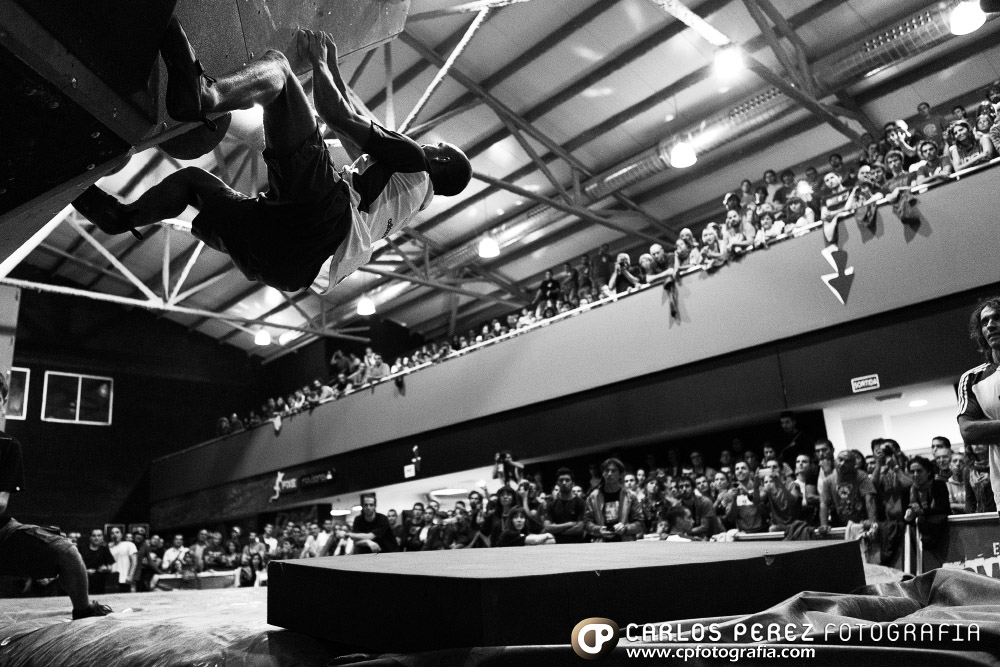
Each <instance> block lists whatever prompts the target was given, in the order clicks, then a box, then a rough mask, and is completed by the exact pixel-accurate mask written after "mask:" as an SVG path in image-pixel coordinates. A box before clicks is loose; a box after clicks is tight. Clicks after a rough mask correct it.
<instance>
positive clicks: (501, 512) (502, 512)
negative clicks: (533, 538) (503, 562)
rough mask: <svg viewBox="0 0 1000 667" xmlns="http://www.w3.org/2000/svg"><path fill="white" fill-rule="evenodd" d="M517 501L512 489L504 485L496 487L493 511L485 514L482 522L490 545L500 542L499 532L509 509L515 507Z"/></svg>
mask: <svg viewBox="0 0 1000 667" xmlns="http://www.w3.org/2000/svg"><path fill="white" fill-rule="evenodd" d="M517 502H518V499H517V494H516V493H515V492H514V489H512V488H510V487H509V486H506V485H504V486H501V487H500V488H499V489H497V500H496V504H495V505H494V507H493V511H492V512H489V513H488V514H487V517H486V520H485V522H484V524H483V533H484V534H487V535H489V538H490V545H491V546H496V545H498V544H499V543H500V533H502V532H503V529H504V524H505V523H506V521H507V517H508V516H509V515H510V513H511V511H513V510H514V509H515V508H517V506H518V505H517ZM487 531H488V532H487Z"/></svg>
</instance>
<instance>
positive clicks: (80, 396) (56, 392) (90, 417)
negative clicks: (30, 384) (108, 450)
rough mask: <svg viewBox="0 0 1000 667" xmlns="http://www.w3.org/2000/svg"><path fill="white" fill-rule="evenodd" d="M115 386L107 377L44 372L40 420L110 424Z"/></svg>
mask: <svg viewBox="0 0 1000 667" xmlns="http://www.w3.org/2000/svg"><path fill="white" fill-rule="evenodd" d="M114 387H115V385H114V380H112V379H111V378H107V377H99V376H96V375H78V374H76V373H59V372H57V371H45V387H44V391H43V392H42V421H47V422H62V423H68V424H97V425H109V424H111V405H112V403H113V399H114V393H115V392H114Z"/></svg>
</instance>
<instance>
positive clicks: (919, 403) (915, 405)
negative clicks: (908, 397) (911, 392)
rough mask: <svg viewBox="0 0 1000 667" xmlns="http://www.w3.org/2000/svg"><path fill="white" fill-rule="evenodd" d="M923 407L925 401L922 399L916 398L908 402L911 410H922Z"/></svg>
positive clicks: (925, 403)
mask: <svg viewBox="0 0 1000 667" xmlns="http://www.w3.org/2000/svg"><path fill="white" fill-rule="evenodd" d="M925 405H927V401H926V400H925V399H923V398H918V399H917V400H915V401H910V407H911V408H922V407H924V406H925Z"/></svg>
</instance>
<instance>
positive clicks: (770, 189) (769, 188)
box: [764, 169, 781, 204]
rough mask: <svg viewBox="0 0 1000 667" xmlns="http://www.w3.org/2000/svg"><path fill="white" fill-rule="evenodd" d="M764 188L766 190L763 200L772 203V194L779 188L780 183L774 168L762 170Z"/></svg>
mask: <svg viewBox="0 0 1000 667" xmlns="http://www.w3.org/2000/svg"><path fill="white" fill-rule="evenodd" d="M764 190H765V192H766V195H765V197H764V201H766V202H767V203H768V204H773V203H774V196H775V195H776V194H778V191H779V190H781V183H779V182H778V174H777V172H775V171H774V169H768V170H767V171H765V172H764Z"/></svg>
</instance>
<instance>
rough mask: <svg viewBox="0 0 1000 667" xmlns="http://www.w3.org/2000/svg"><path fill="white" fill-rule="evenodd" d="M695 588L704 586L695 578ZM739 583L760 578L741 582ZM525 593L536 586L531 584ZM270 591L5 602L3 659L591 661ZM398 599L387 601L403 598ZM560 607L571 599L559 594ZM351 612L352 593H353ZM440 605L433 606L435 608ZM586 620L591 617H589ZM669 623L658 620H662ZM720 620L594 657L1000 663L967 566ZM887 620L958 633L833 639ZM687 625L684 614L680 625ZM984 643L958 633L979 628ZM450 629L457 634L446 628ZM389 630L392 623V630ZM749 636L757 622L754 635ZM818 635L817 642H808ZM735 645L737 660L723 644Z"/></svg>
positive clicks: (47, 662)
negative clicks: (357, 620) (359, 615)
mask: <svg viewBox="0 0 1000 667" xmlns="http://www.w3.org/2000/svg"><path fill="white" fill-rule="evenodd" d="M695 584H696V582H695ZM731 585H732V586H734V587H737V586H751V585H752V582H744V581H738V580H734V581H732V582H731ZM524 594H525V597H530V595H531V592H530V591H525V593H524ZM264 595H265V591H264V590H262V589H235V590H223V591H189V592H188V591H177V592H173V593H147V594H134V595H109V596H104V597H102V598H101V601H103V602H107V603H109V604H111V605H112V606H114V607H115V608H116V609H125V608H129V607H131V609H132V611H131V612H128V613H118V614H115V615H113V616H109V617H107V618H100V619H88V620H84V621H75V622H72V623H69V622H65V619H67V618H68V616H69V614H68V607H67V605H66V599H65V598H35V599H14V600H0V665H3V666H4V667H68V666H70V665H84V666H88V667H89V666H97V665H100V666H101V667H125V666H129V667H132V666H136V665H142V666H147V665H148V666H152V665H155V666H156V667H175V666H176V667H181V666H184V667H189V666H191V665H206V666H207V665H218V666H219V667H236V666H239V667H292V666H313V665H315V666H317V667H320V666H326V665H331V666H332V665H352V666H355V667H382V666H390V665H393V666H400V665H404V666H412V667H425V666H426V667H439V666H440V667H450V666H452V665H454V666H456V667H457V666H459V665H462V666H470V667H477V666H489V667H492V666H501V665H502V666H507V665H510V666H512V667H532V666H533V665H567V666H571V665H576V666H577V667H579V666H580V665H586V664H588V661H584V660H582V659H581V658H580V657H578V656H577V655H576V653H574V651H573V649H572V648H571V647H570V645H569V643H568V641H567V642H565V643H562V644H560V645H553V646H519V647H501V648H463V649H451V650H446V651H431V652H423V653H413V654H407V655H401V654H382V655H379V654H375V653H358V652H352V651H351V650H350V649H348V648H346V647H343V646H338V645H336V644H333V643H329V642H322V641H318V640H314V639H310V638H308V637H305V636H303V635H300V634H298V633H295V632H289V631H283V630H278V629H276V628H274V627H272V626H268V625H267V624H266V623H265V622H264V615H265V608H264ZM392 602H393V601H392V600H389V601H387V604H392ZM550 603H551V604H552V605H558V604H560V603H561V601H560V600H552V601H550ZM343 605H344V607H345V608H346V609H348V610H349V609H350V608H351V601H350V600H343ZM434 611H435V610H434V609H433V608H430V605H429V607H428V609H427V613H428V614H431V615H433V614H434ZM581 620H582V619H581ZM656 620H659V619H656ZM713 622H714V623H718V624H719V626H720V628H721V630H720V632H721V633H722V635H723V636H722V637H721V639H720V641H718V642H703V643H700V644H698V643H695V642H680V643H678V642H674V643H668V642H663V643H658V642H648V643H641V644H640V643H633V642H629V641H627V640H626V639H625V638H622V639H621V640H620V641H619V643H618V646H617V647H616V648H615V649H614V650H613V651H612V652H611V653H610V654H609V655H607V656H605V657H602V658H600V659H599V660H597V661H594V662H593V663H592V664H595V665H626V664H628V665H636V664H639V665H641V664H650V665H666V664H689V665H704V666H708V665H712V666H718V665H733V664H736V665H755V666H764V665H767V666H774V665H789V666H797V665H808V666H819V667H826V666H830V667H833V666H838V667H839V666H842V665H847V666H848V667H861V666H867V665H873V666H878V667H888V666H891V665H907V666H910V665H912V666H915V667H922V666H923V665H930V666H933V667H946V666H949V665H998V664H1000V660H998V658H997V656H998V655H1000V581H997V580H993V579H990V578H988V577H984V576H982V575H977V574H973V573H970V572H966V571H961V570H935V571H932V572H929V573H927V574H925V575H922V576H920V577H917V578H916V579H913V580H911V581H908V582H902V583H893V584H880V585H874V586H866V587H863V588H860V589H858V590H857V591H855V592H854V593H853V594H826V593H802V594H799V595H796V596H793V597H791V598H790V599H788V600H786V601H784V602H782V603H780V604H777V605H775V606H773V607H771V608H770V609H766V610H764V611H761V612H758V613H755V614H750V615H746V616H742V617H735V618H734V617H718V618H705V619H697V620H688V621H686V622H683V623H682V627H681V629H682V630H687V631H690V630H691V629H693V627H694V625H695V624H696V623H701V624H703V625H710V624H711V623H713ZM859 622H867V623H869V624H871V623H877V624H879V626H880V627H882V628H883V629H886V628H889V627H892V626H895V627H902V626H903V625H905V624H907V623H912V624H914V625H915V626H919V627H924V626H931V625H933V626H940V627H944V628H948V629H949V633H950V634H949V636H948V637H945V638H943V639H940V640H938V639H935V640H934V641H933V642H915V643H914V642H905V641H890V640H888V639H885V638H883V639H882V640H880V641H871V640H870V639H869V640H864V639H861V638H859V636H858V633H855V636H854V639H852V640H849V641H846V642H841V641H840V640H839V639H837V638H836V637H834V636H832V635H831V636H830V637H828V638H824V631H823V628H824V626H825V625H826V624H834V625H835V626H840V625H842V624H846V625H849V626H856V625H857V624H858V623H859ZM739 623H742V624H744V625H745V626H746V627H747V628H748V629H749V628H750V627H751V626H752V625H753V624H754V623H759V624H763V625H765V626H766V625H767V624H778V625H781V626H785V625H787V624H791V625H792V626H793V628H796V631H798V629H801V628H803V627H805V626H806V625H807V624H811V625H812V626H814V628H816V630H814V632H813V634H812V635H806V636H805V637H797V638H796V641H794V642H776V643H764V644H763V645H762V647H761V648H758V644H757V642H755V641H753V640H752V639H751V638H750V637H748V636H742V637H741V638H740V641H738V642H733V641H731V639H732V638H733V635H734V634H735V631H736V627H737V625H738V624H739ZM672 625H673V628H674V630H675V631H676V629H677V622H673V624H672ZM973 626H975V627H976V628H977V629H978V635H979V638H978V640H969V641H961V642H960V641H957V638H958V637H959V636H960V635H962V633H964V637H969V636H970V633H971V628H972V627H973ZM439 631H440V632H447V631H448V628H447V627H441V628H440V630H439ZM385 632H386V633H387V634H388V633H390V632H392V628H386V629H385ZM747 634H749V630H748V631H747ZM810 638H812V639H814V640H815V641H812V642H809V641H808V639H810ZM699 647H700V648H701V649H704V650H708V651H711V650H712V649H715V650H716V653H717V657H715V658H711V657H708V658H705V657H697V656H696V657H694V658H689V659H687V660H686V661H685V660H683V658H678V657H677V656H676V655H675V656H674V657H673V658H667V657H663V656H660V657H655V656H650V657H629V656H628V653H627V652H628V651H629V650H631V649H635V648H644V649H673V650H675V651H676V650H677V649H681V648H684V649H688V650H691V649H695V650H697V648H699ZM804 648H809V649H813V650H815V655H814V656H813V657H802V656H800V657H797V658H793V657H785V658H779V657H771V656H768V655H766V654H761V655H758V656H754V655H753V654H750V655H743V656H742V657H739V658H737V659H735V660H734V659H733V658H732V657H731V655H732V654H731V653H730V651H731V650H732V649H744V650H746V651H751V652H753V651H757V652H762V651H765V650H768V649H773V650H775V651H781V650H782V649H796V650H801V649H804ZM723 650H725V651H726V657H721V652H722V651H723Z"/></svg>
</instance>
